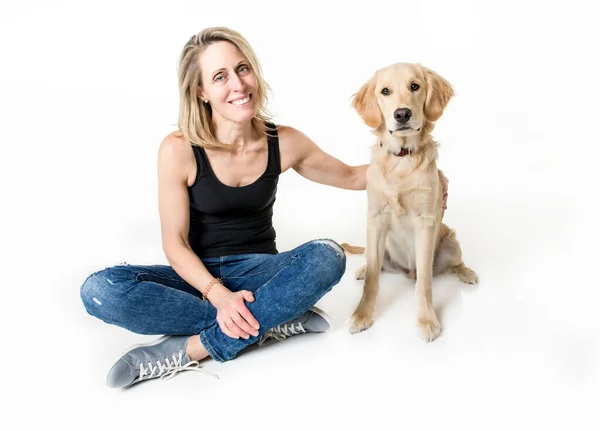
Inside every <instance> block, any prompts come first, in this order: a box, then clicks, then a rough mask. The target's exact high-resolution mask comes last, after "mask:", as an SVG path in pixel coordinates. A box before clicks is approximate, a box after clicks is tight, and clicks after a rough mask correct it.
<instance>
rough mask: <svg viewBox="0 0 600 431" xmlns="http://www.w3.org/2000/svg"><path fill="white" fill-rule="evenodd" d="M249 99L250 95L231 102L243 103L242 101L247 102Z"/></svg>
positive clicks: (235, 103)
mask: <svg viewBox="0 0 600 431" xmlns="http://www.w3.org/2000/svg"><path fill="white" fill-rule="evenodd" d="M249 100H250V96H246V97H244V98H243V99H240V100H234V101H233V102H231V103H233V104H234V105H243V104H244V103H248V101H249Z"/></svg>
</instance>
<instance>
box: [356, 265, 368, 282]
mask: <svg viewBox="0 0 600 431" xmlns="http://www.w3.org/2000/svg"><path fill="white" fill-rule="evenodd" d="M366 273H367V265H363V266H361V267H360V268H358V269H357V270H356V272H355V273H354V276H355V277H356V279H357V280H364V279H365V274H366Z"/></svg>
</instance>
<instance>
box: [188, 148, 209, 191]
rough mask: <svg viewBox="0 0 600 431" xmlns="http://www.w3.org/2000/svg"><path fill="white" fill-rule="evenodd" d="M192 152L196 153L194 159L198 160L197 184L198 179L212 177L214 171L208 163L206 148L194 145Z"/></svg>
mask: <svg viewBox="0 0 600 431" xmlns="http://www.w3.org/2000/svg"><path fill="white" fill-rule="evenodd" d="M192 150H193V151H194V157H195V159H196V182H197V181H198V179H199V178H200V177H201V176H203V177H206V176H211V175H212V169H210V165H209V163H208V156H207V155H206V152H205V151H204V148H202V147H200V146H198V145H192Z"/></svg>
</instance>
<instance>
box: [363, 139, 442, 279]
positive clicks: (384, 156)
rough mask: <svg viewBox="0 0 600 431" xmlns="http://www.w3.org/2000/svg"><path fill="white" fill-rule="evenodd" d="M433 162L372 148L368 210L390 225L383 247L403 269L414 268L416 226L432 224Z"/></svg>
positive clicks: (435, 194)
mask: <svg viewBox="0 0 600 431" xmlns="http://www.w3.org/2000/svg"><path fill="white" fill-rule="evenodd" d="M437 178H438V175H437V167H436V165H435V162H432V161H430V160H429V159H427V160H425V159H423V157H420V156H416V155H407V156H402V157H399V156H395V155H394V154H390V153H389V152H388V151H387V149H386V148H375V149H374V150H373V153H372V157H371V165H370V167H369V170H368V172H367V193H368V195H369V198H370V199H369V210H370V211H371V212H372V213H374V214H377V215H376V217H378V218H380V221H381V223H383V224H386V225H388V226H389V231H388V235H387V238H386V250H387V252H388V253H389V255H390V257H391V260H392V261H394V262H395V263H397V264H398V265H400V266H401V267H403V268H404V269H407V270H411V269H415V263H416V257H415V228H416V226H417V224H419V223H432V224H433V221H434V220H435V218H436V211H437V210H438V208H437V205H436V202H437V200H438V198H439V192H437V190H438V188H439V183H438V182H437V181H436V180H437Z"/></svg>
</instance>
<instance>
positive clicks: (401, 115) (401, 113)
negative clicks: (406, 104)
mask: <svg viewBox="0 0 600 431" xmlns="http://www.w3.org/2000/svg"><path fill="white" fill-rule="evenodd" d="M410 117H412V111H411V110H410V109H408V108H400V109H396V110H395V111H394V118H395V119H396V121H397V122H398V123H400V124H406V123H408V120H410Z"/></svg>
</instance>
